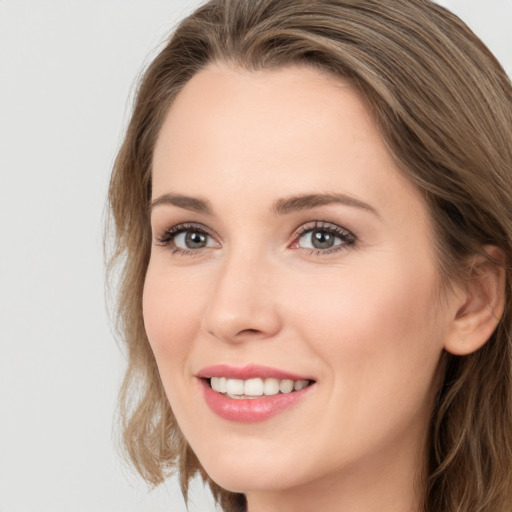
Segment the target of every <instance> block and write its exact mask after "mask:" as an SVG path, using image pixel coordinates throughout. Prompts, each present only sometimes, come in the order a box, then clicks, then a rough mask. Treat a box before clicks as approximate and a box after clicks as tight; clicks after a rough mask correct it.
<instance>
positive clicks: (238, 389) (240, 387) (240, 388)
mask: <svg viewBox="0 0 512 512" xmlns="http://www.w3.org/2000/svg"><path fill="white" fill-rule="evenodd" d="M226 393H227V394H228V395H243V394H244V381H243V380H240V379H227V380H226Z"/></svg>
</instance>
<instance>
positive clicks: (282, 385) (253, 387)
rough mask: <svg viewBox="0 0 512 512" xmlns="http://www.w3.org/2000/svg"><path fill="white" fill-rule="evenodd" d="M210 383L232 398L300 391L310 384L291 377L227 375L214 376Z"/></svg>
mask: <svg viewBox="0 0 512 512" xmlns="http://www.w3.org/2000/svg"><path fill="white" fill-rule="evenodd" d="M210 385H211V387H212V389H213V390H214V391H217V392H219V393H225V394H227V395H228V396H229V397H230V398H245V397H247V398H249V397H258V396H264V395H265V396H271V395H277V394H278V393H279V392H281V393H285V394H286V393H291V392H292V391H300V390H301V389H304V388H305V387H307V386H308V385H309V381H308V380H296V381H293V380H291V379H282V380H279V379H272V378H268V379H260V378H256V379H248V380H241V379H228V378H226V377H212V378H211V379H210Z"/></svg>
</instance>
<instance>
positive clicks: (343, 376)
mask: <svg viewBox="0 0 512 512" xmlns="http://www.w3.org/2000/svg"><path fill="white" fill-rule="evenodd" d="M370 263H371V264H370ZM393 263H394V264H391V263H389V262H385V261H380V265H379V264H378V262H377V261H375V262H368V261H366V262H365V264H364V265H361V268H358V265H352V266H351V267H350V272H348V271H347V272H345V271H344V269H340V271H339V272H338V273H331V274H330V276H329V278H327V276H326V278H325V280H323V279H322V278H321V277H320V278H319V279H316V281H315V283H314V284H313V283H310V284H309V285H308V283H307V282H306V283H305V286H306V288H305V289H304V293H303V294H301V295H300V297H296V300H294V303H293V305H292V308H291V309H293V310H294V311H295V313H294V314H296V315H300V318H302V319H303V322H302V325H303V326H304V330H305V335H306V338H307V339H309V340H311V344H312V345H313V346H314V350H315V351H316V352H317V354H318V355H320V357H321V358H322V359H324V360H328V361H330V363H331V367H332V372H333V379H334V380H338V381H342V382H343V386H344V387H345V388H346V387H347V386H354V387H357V386H361V381H363V383H364V381H365V376H367V378H368V379H371V380H373V381H374V380H380V381H382V382H388V383H389V385H393V384H396V385H398V383H399V382H400V381H401V380H406V379H407V378H411V377H413V376H414V375H415V374H416V375H417V374H420V375H423V376H424V379H423V380H422V382H421V384H419V385H425V384H426V382H430V377H431V374H432V373H433V372H434V369H435V366H436V364H437V361H438V358H439V356H440V354H441V351H442V335H441V334H440V333H441V332H442V331H441V330H440V329H439V327H440V324H442V322H443V319H442V318H440V317H436V316H435V315H434V314H433V313H434V311H435V309H434V308H435V299H434V294H433V284H434V282H435V281H434V280H435V276H434V273H433V272H429V271H426V272H425V273H424V274H420V273H419V272H418V268H421V266H420V267H418V266H415V268H414V269H413V268H410V269H409V268H408V266H407V265H408V262H406V261H404V262H400V261H399V260H397V261H394V262H393ZM409 265H410V263H409ZM382 268H385V271H382ZM427 268H430V267H427ZM317 277H318V276H317ZM414 380H415V382H418V379H414ZM356 383H357V384H356Z"/></svg>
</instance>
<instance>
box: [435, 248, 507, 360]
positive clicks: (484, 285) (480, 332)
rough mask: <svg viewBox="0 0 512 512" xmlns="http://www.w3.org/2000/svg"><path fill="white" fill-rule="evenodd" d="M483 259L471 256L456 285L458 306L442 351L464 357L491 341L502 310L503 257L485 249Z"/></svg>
mask: <svg viewBox="0 0 512 512" xmlns="http://www.w3.org/2000/svg"><path fill="white" fill-rule="evenodd" d="M483 249H484V251H485V253H486V255H487V256H485V255H476V256H473V257H472V258H471V260H470V262H469V264H470V266H469V269H468V275H467V276H466V277H465V278H464V280H463V281H462V283H461V284H460V288H459V287H457V288H458V289H459V291H460V292H462V293H461V294H459V293H457V296H458V304H457V308H456V314H455V317H454V318H453V320H452V323H451V326H450V328H449V331H448V334H447V337H446V340H445V346H444V348H445V350H446V351H447V352H450V353H451V354H454V355H467V354H471V353H472V352H475V351H476V350H478V349H479V348H480V347H482V346H483V345H484V344H485V343H486V342H487V340H488V339H489V338H490V337H491V335H492V333H493V332H494V330H495V329H496V326H497V325H498V322H499V320H500V318H501V316H502V314H503V310H504V307H505V268H504V267H505V261H506V258H505V254H504V253H503V251H502V250H501V249H499V248H498V247H495V246H491V245H489V246H485V247H484V248H483Z"/></svg>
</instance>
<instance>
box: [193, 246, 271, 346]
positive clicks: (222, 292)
mask: <svg viewBox="0 0 512 512" xmlns="http://www.w3.org/2000/svg"><path fill="white" fill-rule="evenodd" d="M262 252H263V251H259V252H258V253H255V252H253V251H251V250H249V248H248V247H243V246H240V247H238V248H237V249H235V248H233V250H231V251H230V252H229V253H228V254H226V256H225V257H224V259H223V261H222V262H221V264H220V265H221V268H220V269H219V270H218V274H217V277H216V283H215V285H214V286H213V287H212V292H211V295H210V297H209V300H208V303H207V306H206V309H205V311H204V316H203V327H204V329H205V330H206V331H207V332H208V333H209V334H211V335H213V336H215V337H216V338H219V339H222V340H224V341H230V342H238V341H243V340H246V339H254V338H266V337H270V336H272V335H274V334H275V333H276V332H277V331H278V330H279V329H280V318H279V313H278V311H277V308H276V304H275V302H274V300H273V298H272V293H273V292H272V289H273V284H274V282H273V276H274V272H275V268H274V265H273V264H272V262H271V261H270V260H269V258H267V257H265V256H264V254H262Z"/></svg>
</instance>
